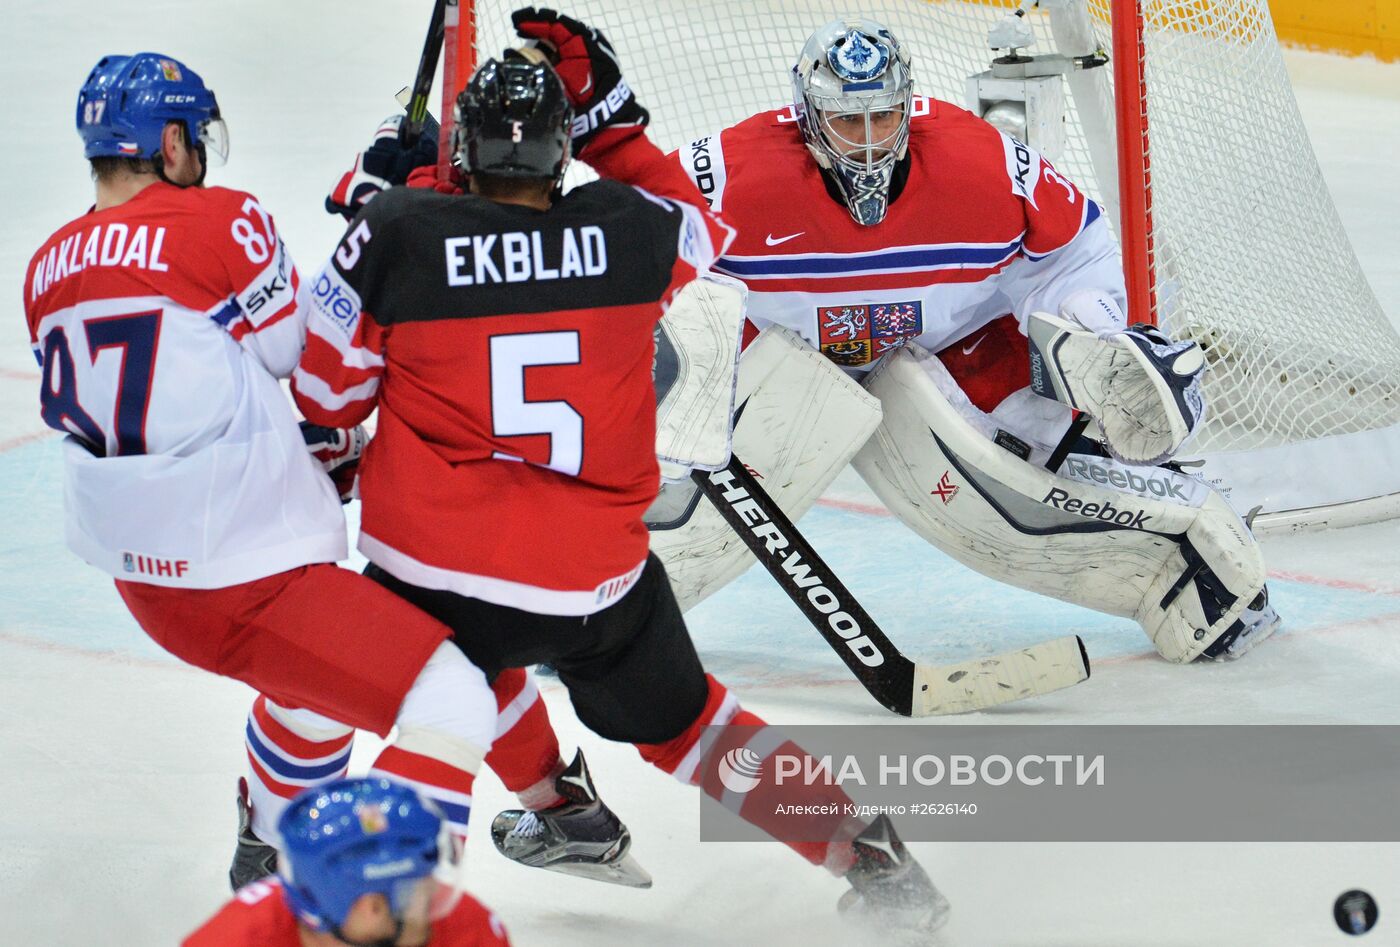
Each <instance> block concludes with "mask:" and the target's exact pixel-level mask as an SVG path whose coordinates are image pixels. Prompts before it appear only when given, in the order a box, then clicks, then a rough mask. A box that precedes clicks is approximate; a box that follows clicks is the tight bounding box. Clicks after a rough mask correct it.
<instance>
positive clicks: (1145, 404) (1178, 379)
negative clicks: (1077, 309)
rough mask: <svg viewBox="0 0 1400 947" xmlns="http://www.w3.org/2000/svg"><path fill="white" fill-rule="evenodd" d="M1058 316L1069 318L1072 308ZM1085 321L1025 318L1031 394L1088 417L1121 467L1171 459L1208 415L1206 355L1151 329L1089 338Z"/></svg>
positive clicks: (1105, 331)
mask: <svg viewBox="0 0 1400 947" xmlns="http://www.w3.org/2000/svg"><path fill="white" fill-rule="evenodd" d="M1062 311H1063V312H1064V315H1067V316H1072V315H1073V311H1072V309H1070V308H1069V307H1065V309H1064V310H1062ZM1092 321H1094V322H1096V321H1097V320H1092ZM1083 322H1085V320H1083V319H1079V320H1074V319H1071V318H1064V317H1062V316H1052V315H1050V314H1049V313H1045V312H1036V313H1032V314H1031V315H1030V317H1029V318H1028V319H1027V322H1026V334H1027V336H1028V337H1029V338H1030V348H1031V387H1032V389H1034V390H1035V392H1036V394H1039V395H1042V396H1044V397H1046V398H1052V399H1054V400H1056V401H1060V402H1063V403H1064V404H1067V405H1069V406H1070V407H1071V408H1075V409H1077V410H1079V411H1083V412H1085V413H1087V414H1089V415H1090V416H1091V417H1093V418H1094V419H1095V420H1096V421H1097V422H1098V424H1099V429H1100V431H1101V432H1102V433H1103V437H1104V441H1105V442H1106V444H1107V445H1108V449H1109V452H1110V453H1112V454H1113V456H1114V457H1116V458H1118V459H1119V460H1121V461H1123V462H1124V463H1128V464H1157V463H1160V462H1162V461H1163V460H1166V459H1167V458H1169V457H1171V456H1172V455H1173V454H1174V453H1176V451H1177V450H1179V449H1180V448H1181V445H1182V444H1184V443H1185V442H1186V440H1187V438H1189V437H1190V436H1191V434H1192V432H1194V431H1195V430H1196V428H1197V427H1199V426H1200V423H1201V420H1202V419H1203V418H1204V416H1205V401H1204V399H1203V398H1202V397H1201V376H1202V375H1204V374H1205V368H1206V362H1205V353H1204V352H1202V351H1201V347H1200V346H1199V345H1197V344H1196V343H1195V342H1190V341H1186V342H1174V341H1172V340H1171V339H1169V338H1167V336H1166V335H1164V334H1163V333H1162V332H1161V331H1160V330H1158V329H1157V328H1156V327H1155V326H1150V325H1132V326H1129V327H1128V328H1127V329H1120V328H1117V327H1109V328H1099V327H1098V326H1095V327H1094V328H1098V331H1094V329H1086V328H1084V326H1083V325H1082V324H1081V323H1083Z"/></svg>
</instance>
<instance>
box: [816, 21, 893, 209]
mask: <svg viewBox="0 0 1400 947" xmlns="http://www.w3.org/2000/svg"><path fill="white" fill-rule="evenodd" d="M792 86H793V93H794V96H795V99H796V107H797V114H798V119H799V124H800V125H801V127H802V137H803V138H804V139H805V140H806V142H807V148H808V149H809V150H810V151H811V152H812V156H813V157H814V158H816V160H817V164H818V165H820V166H821V167H822V169H823V170H825V171H826V172H827V173H829V174H830V175H831V177H832V179H833V180H834V181H835V182H836V186H837V187H838V188H839V189H840V191H841V196H842V197H843V198H844V199H845V201H846V206H847V208H849V209H850V212H851V216H852V217H854V218H855V220H856V223H859V224H862V225H864V226H867V227H870V226H874V225H875V224H878V223H879V222H880V221H882V220H884V219H885V212H886V211H887V210H888V209H889V202H890V184H891V182H892V181H893V179H894V167H895V163H896V162H897V161H899V160H900V159H901V158H903V157H904V153H905V151H906V150H907V149H908V147H909V118H910V110H911V107H912V104H913V92H914V79H913V75H912V73H911V72H910V69H909V53H908V51H907V50H906V49H905V48H904V47H903V46H902V45H901V44H900V42H899V40H897V39H895V37H894V34H893V33H891V32H890V31H889V30H888V29H887V28H886V27H883V26H881V25H880V24H879V23H876V22H875V21H874V20H865V19H849V20H835V21H833V22H831V23H828V24H827V25H826V26H823V27H822V28H821V29H819V30H817V31H816V32H815V33H813V34H812V35H811V36H810V37H808V39H807V42H806V44H805V45H804V46H803V47H802V54H801V56H800V57H799V58H798V60H797V65H795V66H793V67H792Z"/></svg>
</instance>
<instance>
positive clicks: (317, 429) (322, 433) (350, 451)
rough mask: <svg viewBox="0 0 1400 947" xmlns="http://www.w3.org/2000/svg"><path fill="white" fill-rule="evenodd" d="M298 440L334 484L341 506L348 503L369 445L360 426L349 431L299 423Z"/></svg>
mask: <svg viewBox="0 0 1400 947" xmlns="http://www.w3.org/2000/svg"><path fill="white" fill-rule="evenodd" d="M301 437H302V440H304V441H306V449H307V450H309V451H310V452H311V456H312V457H314V458H315V459H316V462H317V463H319V464H320V465H321V469H322V470H324V471H325V472H326V474H327V475H328V476H329V477H330V478H331V483H333V484H335V491H336V493H338V494H339V495H340V502H341V503H349V502H350V501H351V500H353V499H355V497H356V496H357V494H356V492H355V479H356V477H358V476H359V473H360V455H361V454H363V453H364V450H365V445H366V444H368V443H369V435H368V434H366V433H365V429H364V427H363V426H362V425H359V424H357V425H355V426H354V427H352V428H343V427H322V426H321V425H319V424H312V423H311V422H310V421H302V422H301Z"/></svg>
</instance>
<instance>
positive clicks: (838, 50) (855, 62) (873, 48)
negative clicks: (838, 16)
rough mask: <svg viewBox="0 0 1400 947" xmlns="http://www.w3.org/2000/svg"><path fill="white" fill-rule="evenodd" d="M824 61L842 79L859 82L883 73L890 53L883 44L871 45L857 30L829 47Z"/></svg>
mask: <svg viewBox="0 0 1400 947" xmlns="http://www.w3.org/2000/svg"><path fill="white" fill-rule="evenodd" d="M826 61H827V62H828V63H829V64H830V65H831V69H832V71H833V72H835V73H836V74H837V75H838V76H840V77H841V78H842V79H845V80H847V81H848V82H860V81H862V80H865V79H873V78H875V77H876V76H878V75H880V74H881V73H882V72H884V71H885V67H886V66H888V65H889V63H890V51H889V47H887V46H886V45H885V44H884V43H880V42H875V43H872V42H870V40H869V39H867V38H866V37H865V35H864V34H863V33H861V32H860V31H859V30H851V31H850V32H849V33H847V34H846V38H845V39H844V40H842V41H841V42H839V43H837V44H836V45H834V46H832V47H831V50H830V51H829V52H828V53H827V54H826Z"/></svg>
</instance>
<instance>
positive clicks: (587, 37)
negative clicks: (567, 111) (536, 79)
mask: <svg viewBox="0 0 1400 947" xmlns="http://www.w3.org/2000/svg"><path fill="white" fill-rule="evenodd" d="M510 19H511V22H512V23H514V24H515V32H516V33H517V34H519V35H520V36H522V37H524V38H525V39H531V40H535V41H536V42H537V43H538V44H539V46H540V47H541V48H542V49H544V51H545V52H547V53H548V54H549V58H550V62H551V63H553V65H554V71H555V72H557V73H559V78H560V79H562V80H563V81H564V90H565V91H566V92H567V93H568V94H569V101H570V102H572V103H573V106H574V127H573V140H574V153H575V154H579V153H581V152H582V151H583V149H584V148H586V147H587V146H588V143H589V142H591V141H592V140H593V138H594V136H596V135H597V134H598V132H599V131H600V130H601V129H603V128H606V127H607V126H609V125H646V124H647V122H648V121H649V118H650V116H648V114H647V110H646V109H644V108H642V107H641V106H640V105H638V104H637V99H636V97H635V96H634V95H633V94H632V89H631V88H630V87H629V86H628V85H627V81H626V80H625V79H623V78H622V66H621V65H620V64H619V63H618V61H617V53H616V52H614V51H613V48H612V44H611V43H609V42H608V41H607V38H606V37H604V36H603V34H602V33H601V32H599V31H598V30H596V29H594V28H593V27H591V26H586V25H584V24H583V23H580V22H579V21H578V20H575V19H574V18H573V17H568V16H564V15H562V14H560V13H556V12H555V11H554V10H544V9H541V10H537V9H535V8H534V7H525V8H524V9H523V10H516V11H515V12H514V13H512V14H511V15H510Z"/></svg>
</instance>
